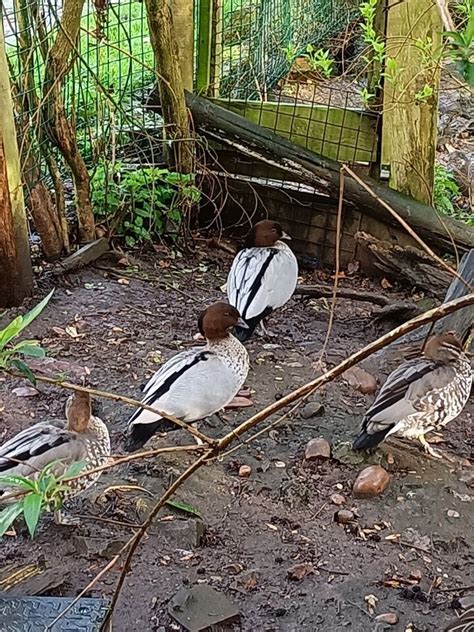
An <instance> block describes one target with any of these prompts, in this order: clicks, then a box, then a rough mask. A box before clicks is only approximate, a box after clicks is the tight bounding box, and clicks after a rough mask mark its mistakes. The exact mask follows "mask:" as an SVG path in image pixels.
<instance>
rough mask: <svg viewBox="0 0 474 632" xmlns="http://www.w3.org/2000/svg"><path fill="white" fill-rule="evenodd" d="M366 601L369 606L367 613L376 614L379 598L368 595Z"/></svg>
mask: <svg viewBox="0 0 474 632" xmlns="http://www.w3.org/2000/svg"><path fill="white" fill-rule="evenodd" d="M364 601H365V603H366V604H367V611H368V613H369V614H374V612H375V608H376V607H377V603H378V598H377V597H376V596H375V595H366V596H365V597H364Z"/></svg>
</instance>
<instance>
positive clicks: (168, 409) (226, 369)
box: [126, 302, 249, 451]
mask: <svg viewBox="0 0 474 632" xmlns="http://www.w3.org/2000/svg"><path fill="white" fill-rule="evenodd" d="M198 325H199V331H200V332H201V335H202V336H203V337H204V338H205V339H206V341H207V344H206V346H205V347H194V348H192V349H188V350H186V351H182V352H181V353H178V354H177V355H175V356H174V357H172V358H171V359H170V360H168V362H166V363H165V364H164V365H163V366H162V367H161V368H160V369H159V370H158V371H157V372H156V373H155V374H154V375H153V377H152V378H151V379H150V380H149V381H148V383H147V384H146V386H145V388H144V397H143V399H142V402H143V403H144V404H147V405H148V406H153V407H156V408H157V409H158V410H161V411H163V412H164V413H168V414H170V415H173V416H174V417H177V418H178V419H181V420H182V421H185V422H187V423H193V422H195V421H198V420H199V419H204V418H205V417H208V416H210V415H213V414H214V413H216V412H218V411H219V410H221V409H222V408H224V407H225V406H226V405H227V404H228V403H229V402H231V401H232V400H233V398H234V397H235V395H236V394H237V393H238V391H239V390H240V389H241V388H242V386H243V384H244V382H245V380H246V378H247V374H248V370H249V357H248V353H247V350H246V349H245V347H244V346H243V345H242V344H241V343H240V342H239V341H238V340H237V339H236V338H235V337H234V336H233V335H232V334H231V333H230V330H231V329H232V328H233V327H235V326H236V325H241V326H242V327H245V326H246V324H245V322H244V321H242V319H241V318H240V316H239V312H238V311H237V310H236V309H235V307H232V306H231V305H229V304H228V303H223V302H219V303H214V305H211V306H210V307H208V308H207V309H206V310H205V311H204V312H203V313H202V314H201V316H200V317H199V321H198ZM176 429H177V426H176V424H173V422H171V421H169V420H167V419H164V418H163V417H161V416H160V415H159V414H155V413H152V412H151V411H149V410H144V409H140V408H139V409H137V411H136V412H135V413H134V414H133V415H132V417H131V418H130V420H129V422H128V441H127V446H126V447H127V450H129V451H132V450H134V449H136V448H139V447H141V446H143V445H144V444H145V443H146V442H147V441H148V439H150V437H152V436H153V435H154V434H156V433H159V432H169V431H171V430H176Z"/></svg>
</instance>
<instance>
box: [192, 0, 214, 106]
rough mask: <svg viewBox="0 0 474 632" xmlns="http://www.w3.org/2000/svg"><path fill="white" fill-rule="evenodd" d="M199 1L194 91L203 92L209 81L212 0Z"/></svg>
mask: <svg viewBox="0 0 474 632" xmlns="http://www.w3.org/2000/svg"><path fill="white" fill-rule="evenodd" d="M198 1H199V18H198V19H199V22H198V48H197V62H196V91H197V92H198V93H202V94H205V93H207V89H208V87H209V84H210V81H211V56H212V14H213V0H198Z"/></svg>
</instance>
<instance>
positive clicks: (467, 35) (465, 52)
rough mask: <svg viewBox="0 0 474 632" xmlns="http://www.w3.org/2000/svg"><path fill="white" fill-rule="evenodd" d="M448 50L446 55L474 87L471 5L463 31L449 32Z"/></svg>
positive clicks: (473, 17) (473, 13)
mask: <svg viewBox="0 0 474 632" xmlns="http://www.w3.org/2000/svg"><path fill="white" fill-rule="evenodd" d="M444 35H445V37H447V38H448V42H449V44H448V50H447V53H446V55H447V56H448V57H449V58H451V59H454V60H455V61H456V62H457V63H458V65H459V67H460V70H461V72H462V74H463V77H464V79H465V80H466V81H467V82H468V83H469V85H470V86H474V7H472V5H471V10H470V14H469V16H468V19H467V22H466V24H465V26H464V28H463V29H460V30H459V31H447V32H446V33H445V34H444Z"/></svg>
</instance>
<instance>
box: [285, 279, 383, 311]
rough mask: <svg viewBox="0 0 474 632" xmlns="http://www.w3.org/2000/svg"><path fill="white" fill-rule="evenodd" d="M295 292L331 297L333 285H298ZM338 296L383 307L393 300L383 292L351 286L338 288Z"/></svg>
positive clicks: (304, 294)
mask: <svg viewBox="0 0 474 632" xmlns="http://www.w3.org/2000/svg"><path fill="white" fill-rule="evenodd" d="M295 294H301V295H303V296H312V297H314V298H331V297H332V295H333V288H332V286H331V285H319V284H314V285H313V284H312V285H297V286H296V290H295ZM337 297H338V298H345V299H349V300H351V301H365V302H367V303H374V304H375V305H381V306H382V307H384V306H385V305H389V304H390V303H391V302H393V301H391V300H390V298H389V297H388V296H384V295H383V294H376V293H375V292H366V291H363V290H353V289H351V288H338V290H337Z"/></svg>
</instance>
